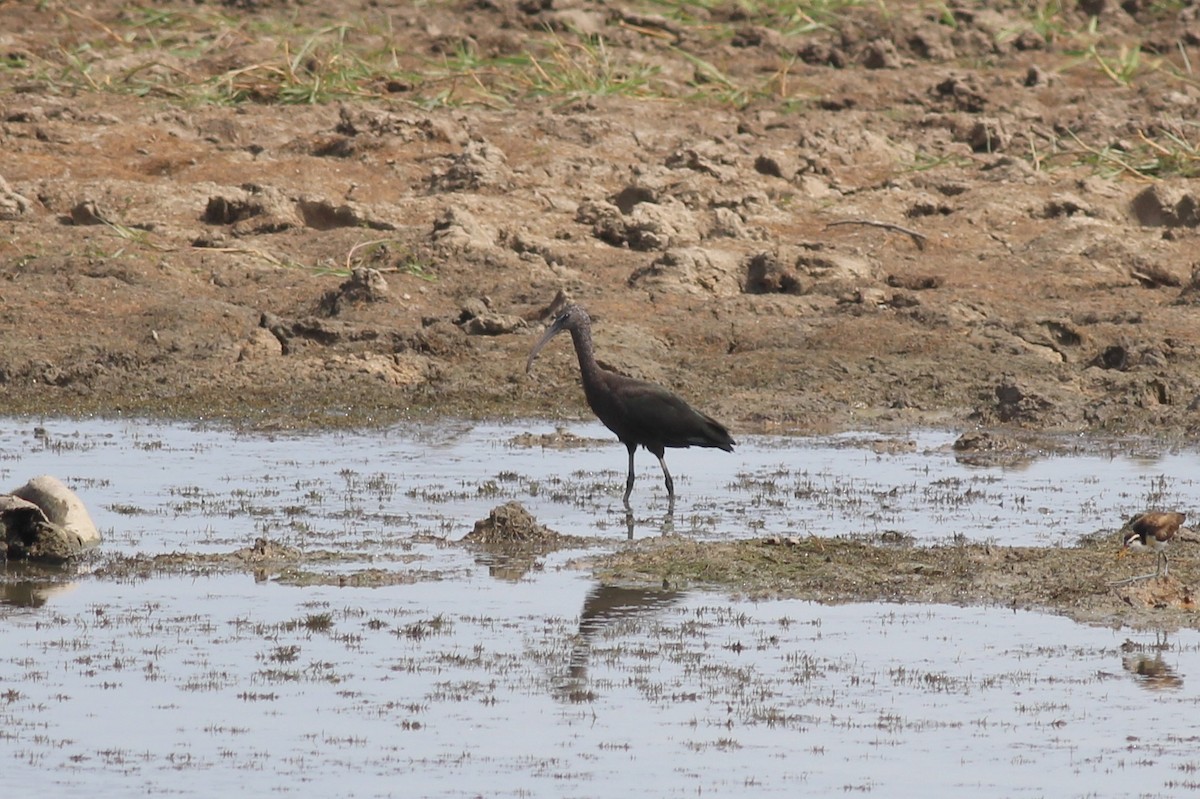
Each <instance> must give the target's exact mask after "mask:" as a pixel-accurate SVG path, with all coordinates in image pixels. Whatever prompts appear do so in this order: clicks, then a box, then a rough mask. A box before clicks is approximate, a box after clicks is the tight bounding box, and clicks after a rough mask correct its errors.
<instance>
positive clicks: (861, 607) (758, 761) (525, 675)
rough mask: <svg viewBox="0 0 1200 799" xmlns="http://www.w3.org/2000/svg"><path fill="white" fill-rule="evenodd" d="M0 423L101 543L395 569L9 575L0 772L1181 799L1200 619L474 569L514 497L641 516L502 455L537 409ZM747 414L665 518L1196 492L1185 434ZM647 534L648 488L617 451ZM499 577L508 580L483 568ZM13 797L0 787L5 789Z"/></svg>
mask: <svg viewBox="0 0 1200 799" xmlns="http://www.w3.org/2000/svg"><path fill="white" fill-rule="evenodd" d="M43 426H44V428H45V430H46V433H47V435H45V436H36V437H35V436H34V434H33V432H32V431H33V425H31V424H29V423H26V422H11V423H9V424H8V425H5V426H4V427H3V428H0V453H3V455H2V456H0V485H16V484H18V483H20V482H23V481H24V480H25V479H27V478H28V477H31V476H33V475H35V474H40V473H44V472H49V473H53V474H56V475H57V476H59V477H62V478H63V479H64V480H66V481H67V482H68V483H69V484H70V485H72V486H73V487H74V488H76V489H77V490H78V492H79V493H80V495H81V497H82V498H83V499H84V501H85V502H86V503H87V504H88V505H89V508H90V509H91V510H92V512H93V516H94V517H95V519H96V521H97V523H98V525H99V526H100V527H101V529H102V531H103V532H104V533H105V536H106V543H105V545H104V546H105V551H106V552H117V553H123V554H137V553H146V554H154V553H161V552H171V551H177V550H178V551H209V552H225V551H229V550H231V549H233V548H237V547H241V546H245V545H247V544H249V543H251V542H252V541H253V540H254V538H255V537H257V536H260V535H268V536H270V537H272V538H275V539H278V540H281V541H284V542H286V543H290V544H292V545H295V546H301V547H306V548H311V549H317V548H320V549H329V550H334V551H338V552H350V553H354V556H353V558H352V559H351V560H350V561H349V565H347V564H346V563H341V564H338V565H336V566H330V567H329V568H331V569H335V568H336V569H347V568H362V567H365V566H371V567H376V568H386V569H392V570H397V571H411V572H413V574H414V575H415V578H414V581H413V582H412V583H411V584H401V585H391V586H387V587H381V588H336V587H329V586H313V587H305V588H296V587H291V586H286V585H282V584H280V583H278V582H274V581H270V580H264V581H261V582H256V581H255V579H254V577H253V576H252V575H250V574H244V575H243V574H236V575H218V576H199V577H197V576H190V575H189V576H157V577H153V578H150V579H130V580H120V581H114V580H106V579H99V578H96V577H89V576H87V575H82V576H80V577H78V578H77V579H76V580H74V581H73V582H63V581H55V580H51V581H48V582H44V583H43V582H39V581H36V580H22V579H21V578H20V577H19V574H18V573H17V572H16V571H10V573H9V574H8V575H7V579H8V582H7V584H6V585H5V589H6V593H5V597H6V599H4V600H3V601H2V602H0V653H2V654H0V675H2V677H3V687H2V688H0V757H3V761H2V762H3V763H4V774H5V784H6V785H8V786H11V787H12V788H14V789H28V790H34V789H36V790H38V791H39V792H40V793H44V794H47V795H61V796H83V795H89V796H92V795H106V794H118V793H119V794H121V795H130V794H137V793H155V794H158V793H170V794H179V795H195V796H199V795H211V794H212V793H213V792H214V791H219V790H226V791H233V792H236V793H237V794H239V795H263V794H267V793H271V794H278V795H294V794H301V793H303V794H305V795H338V796H364V797H365V796H372V797H373V796H405V797H407V796H430V797H460V796H461V797H467V796H477V795H483V796H555V797H557V796H573V797H588V796H607V795H612V794H615V793H618V792H620V793H621V794H624V795H630V796H646V797H662V796H695V795H718V796H727V795H746V794H754V795H759V794H763V795H795V794H797V793H800V794H802V795H829V794H831V793H835V792H836V793H851V794H859V793H861V794H874V795H878V796H889V797H890V796H909V795H917V794H918V793H921V794H922V795H926V794H929V793H930V792H931V791H932V793H933V795H950V794H951V792H954V794H966V795H970V796H996V797H1000V796H1049V795H1053V796H1089V795H1103V796H1117V795H1150V796H1184V795H1193V794H1194V790H1195V788H1196V787H1197V785H1200V778H1197V777H1195V776H1194V775H1195V774H1196V769H1197V768H1198V766H1197V762H1198V760H1197V757H1196V755H1195V750H1196V741H1197V733H1196V732H1195V730H1194V725H1193V724H1192V722H1191V719H1192V718H1193V717H1194V714H1195V712H1196V705H1197V701H1198V698H1200V690H1198V685H1197V683H1196V679H1195V675H1197V674H1198V673H1200V635H1197V634H1196V633H1195V632H1191V631H1184V632H1179V633H1172V634H1171V635H1170V637H1169V638H1167V637H1165V636H1164V635H1163V634H1157V635H1156V634H1155V633H1153V632H1151V633H1133V632H1129V631H1114V630H1108V629H1101V628H1094V627H1085V626H1080V625H1077V624H1075V623H1073V622H1070V621H1068V620H1065V619H1062V618H1057V617H1052V616H1046V615H1041V614H1033V613H1013V612H1012V611H1008V610H1001V609H994V608H956V607H945V606H896V605H876V604H858V605H846V606H835V607H830V606H821V605H815V604H812V603H806V602H800V601H772V602H764V603H751V602H747V601H738V600H730V599H728V598H726V597H725V596H722V595H716V594H706V593H699V592H695V593H685V592H678V591H654V590H646V589H631V588H620V587H602V586H598V585H596V584H594V582H593V581H591V580H590V579H588V577H587V575H586V574H585V573H581V572H579V571H576V570H575V569H573V568H571V566H570V560H571V558H572V556H573V555H574V554H577V553H571V552H563V553H556V554H554V555H551V556H548V557H545V558H543V559H542V561H541V568H539V569H534V570H531V571H528V572H526V573H524V574H523V575H517V574H514V573H508V572H505V573H504V574H505V577H504V578H503V579H498V578H497V577H493V576H492V574H493V571H492V570H491V569H489V565H488V564H487V563H486V562H479V561H477V559H476V557H475V556H473V555H472V554H471V553H470V552H468V551H466V550H463V549H461V548H459V547H455V546H446V545H442V544H439V543H438V541H437V540H436V539H438V538H449V539H457V538H460V537H461V536H462V535H463V534H465V533H466V532H468V531H469V530H470V529H471V526H472V525H473V523H474V521H475V520H476V519H479V518H482V517H484V516H486V515H487V512H488V510H489V509H491V508H492V507H494V506H496V505H498V504H500V503H501V502H503V501H506V500H508V499H517V500H520V501H521V502H522V503H523V504H524V505H525V506H526V507H527V508H528V509H529V510H530V511H531V512H532V513H533V514H534V515H535V516H536V517H537V518H538V520H539V521H541V522H543V523H545V524H548V525H549V526H551V527H553V528H554V529H556V530H559V531H560V532H564V533H572V534H579V535H589V536H599V537H603V538H605V539H611V541H612V545H613V546H618V545H620V541H621V540H622V539H624V538H625V537H626V535H627V530H626V527H625V522H624V514H623V512H622V511H621V508H620V494H621V491H622V490H623V477H624V475H623V470H624V466H625V453H624V450H623V448H622V447H620V446H619V445H617V444H615V443H613V442H611V441H609V440H607V438H608V437H607V435H606V434H605V433H604V431H603V430H602V429H600V428H599V427H597V426H591V425H580V426H573V427H572V428H571V429H572V430H573V431H574V432H577V433H580V434H583V435H591V436H595V437H596V438H597V439H600V441H598V442H597V443H596V444H594V445H589V446H585V447H579V448H572V449H565V450H559V449H542V448H540V447H534V448H530V447H523V446H516V445H514V444H513V443H512V442H513V439H514V437H515V436H516V435H517V434H519V433H522V432H525V431H533V432H535V433H538V432H550V431H552V430H553V426H552V425H547V424H541V423H529V424H524V425H516V426H498V425H489V426H467V425H462V426H447V427H444V428H440V429H437V430H433V431H419V430H418V429H417V428H398V429H395V430H391V431H388V432H386V433H380V432H373V433H362V434H357V433H354V434H351V433H338V434H321V435H302V436H300V435H297V436H293V435H270V436H265V435H256V434H246V433H233V432H230V431H227V430H223V429H218V428H195V429H193V428H187V427H182V426H172V425H151V424H142V423H133V422H84V423H80V422H65V421H52V422H48V423H45V424H44V425H43ZM876 440H877V438H876V437H870V436H867V437H863V436H845V437H834V438H828V439H815V440H814V439H777V438H768V437H762V438H755V437H749V438H747V440H746V441H744V442H743V446H741V447H739V448H738V451H737V452H736V453H735V454H733V455H726V454H725V453H720V452H713V451H697V450H693V451H684V452H670V453H669V454H668V462H669V464H670V465H671V467H672V470H673V472H674V473H675V475H676V478H677V491H678V492H679V502H678V504H677V507H676V516H675V519H674V523H675V529H676V531H677V532H684V533H688V534H693V535H697V536H701V537H706V538H725V537H744V536H746V535H757V534H765V533H773V532H780V533H787V532H803V533H809V532H811V533H815V534H830V535H835V534H847V533H855V532H874V531H879V530H897V531H900V532H903V533H907V534H911V535H913V536H915V537H917V538H918V539H921V540H926V541H930V540H941V539H944V538H946V537H949V536H951V535H955V534H961V535H965V536H967V537H968V538H971V539H982V538H989V539H993V540H996V541H998V542H1001V543H1018V542H1020V543H1031V542H1032V543H1040V544H1045V545H1056V544H1059V543H1063V542H1069V541H1071V540H1073V538H1074V537H1075V536H1076V535H1078V534H1081V533H1088V532H1093V531H1094V530H1096V529H1099V528H1109V529H1111V528H1115V527H1116V526H1118V525H1119V524H1120V521H1121V520H1122V519H1123V518H1124V517H1125V516H1127V515H1128V513H1129V511H1130V510H1131V509H1137V508H1140V507H1142V506H1144V505H1146V504H1151V503H1153V504H1163V505H1181V506H1184V507H1186V506H1187V504H1188V502H1187V500H1188V498H1189V497H1190V496H1192V495H1194V487H1193V485H1192V483H1191V480H1190V478H1186V477H1181V475H1189V474H1196V468H1195V467H1196V465H1197V457H1196V454H1195V453H1190V452H1174V453H1172V452H1166V453H1162V454H1160V455H1154V456H1140V457H1138V458H1129V457H1124V456H1112V457H1099V456H1087V457H1077V456H1058V457H1051V458H1045V459H1039V460H1037V461H1034V462H1032V463H1029V464H1027V465H1026V466H1024V467H1023V468H1020V469H996V468H988V469H982V468H978V467H969V466H964V465H962V464H959V463H958V462H957V461H955V459H954V456H953V453H951V452H949V451H948V449H947V448H946V445H947V444H948V443H949V442H950V441H951V440H952V436H951V435H949V434H944V433H938V432H928V433H921V434H919V435H917V436H915V437H914V440H915V441H916V447H915V448H913V450H912V451H904V452H900V453H899V454H895V455H888V454H883V455H878V454H876V453H875V452H874V450H873V449H872V447H871V443H872V442H874V441H876ZM639 466H640V467H641V468H640V469H639V476H638V477H639V479H638V484H637V486H636V488H635V493H634V498H633V499H634V504H635V508H636V511H637V521H636V526H635V530H634V534H635V535H636V536H637V537H644V536H649V535H657V534H658V532H659V530H660V528H661V526H662V515H663V512H664V511H665V496H664V494H663V489H662V486H661V482H660V476H659V474H658V470H657V464H655V463H654V461H653V458H652V457H649V456H646V455H645V454H641V455H640V456H639ZM497 573H498V572H497ZM14 792H15V791H14Z"/></svg>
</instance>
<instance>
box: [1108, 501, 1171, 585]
mask: <svg viewBox="0 0 1200 799" xmlns="http://www.w3.org/2000/svg"><path fill="white" fill-rule="evenodd" d="M1186 518H1187V517H1186V516H1185V515H1184V514H1182V513H1166V512H1161V511H1150V512H1148V513H1139V514H1137V515H1135V516H1133V517H1132V518H1131V519H1130V520H1129V521H1127V522H1125V526H1124V527H1122V528H1121V551H1120V552H1118V553H1117V557H1123V556H1124V555H1125V554H1126V553H1128V552H1129V550H1131V549H1150V550H1153V551H1154V552H1155V554H1156V555H1157V556H1158V557H1157V566H1158V568H1157V569H1156V570H1155V572H1154V574H1141V575H1138V576H1137V577H1130V578H1128V579H1126V580H1122V581H1121V582H1122V583H1130V582H1133V581H1134V580H1145V579H1148V578H1150V577H1158V576H1160V575H1162V576H1165V575H1166V574H1167V573H1168V572H1167V544H1169V543H1170V542H1171V539H1172V538H1174V537H1175V534H1176V533H1177V532H1179V527H1180V525H1182V524H1183V520H1184V519H1186Z"/></svg>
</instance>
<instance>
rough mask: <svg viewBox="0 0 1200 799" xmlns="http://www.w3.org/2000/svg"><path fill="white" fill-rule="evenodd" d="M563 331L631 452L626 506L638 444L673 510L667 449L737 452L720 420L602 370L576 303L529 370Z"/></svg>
mask: <svg viewBox="0 0 1200 799" xmlns="http://www.w3.org/2000/svg"><path fill="white" fill-rule="evenodd" d="M564 330H570V331H571V340H572V341H573V342H574V343H575V354H576V355H577V356H579V371H580V374H581V375H582V377H583V393H584V395H585V396H586V397H587V401H588V405H589V406H591V408H592V411H593V412H594V413H595V414H596V416H598V417H599V418H600V421H601V422H603V423H604V426H605V427H607V428H608V429H609V430H611V431H613V432H614V433H616V434H617V438H619V439H620V440H621V443H622V444H624V445H625V447H626V448H627V449H628V450H629V476H628V477H627V478H626V479H625V506H626V507H629V494H630V492H632V491H633V454H634V452H636V451H637V448H638V446H639V445H640V446H643V447H645V448H646V449H648V450H650V452H652V453H653V454H654V456H655V457H656V458H658V465H659V466H661V467H662V472H663V478H664V480H665V481H666V484H667V497H668V504H669V506H670V507H672V508H673V507H674V505H675V483H674V481H673V480H672V479H671V472H670V471H668V470H667V462H666V461H665V460H664V459H663V455H664V453H665V450H666V448H667V447H716V448H717V449H723V450H725V451H726V452H733V446H734V444H736V443H737V442H736V441H734V440H733V438H732V437H731V436H730V435H729V431H728V430H726V429H725V427H724V425H722V424H721V423H720V422H718V421H716V420H715V419H713V418H712V417H711V416H707V415H705V414H703V413H700V412H699V411H697V410H695V409H693V408H692V407H691V406H690V405H688V404H687V403H686V402H684V401H683V400H682V399H681V398H680V397H679V396H678V395H676V394H674V393H672V392H670V391H668V390H667V389H665V388H663V387H662V386H657V385H655V384H654V383H647V382H646V381H645V380H635V379H634V378H632V377H626V376H625V375H619V374H617V373H616V372H610V371H608V370H607V369H603V368H601V367H600V365H599V364H598V363H596V355H595V353H594V352H593V351H592V319H591V317H590V316H588V313H587V311H585V310H584V309H583V308H581V307H580V306H578V305H574V304H572V305H568V306H566V307H565V308H564V309H563V310H562V311H561V312H560V313H559V314H558V316H556V317H555V318H554V322H553V323H551V325H550V327H549V328H547V329H546V333H545V334H544V335H543V336H542V338H541V340H540V341H538V343H537V344H536V345H535V346H534V348H533V351H532V352H530V353H529V360H528V361H527V362H526V363H525V371H527V372H528V371H530V370H531V369H532V368H533V361H534V359H535V358H537V355H538V353H539V352H541V350H542V347H544V346H546V343H547V342H548V341H550V339H552V338H554V336H555V335H557V334H558V333H561V332H562V331H564Z"/></svg>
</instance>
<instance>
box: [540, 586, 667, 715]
mask: <svg viewBox="0 0 1200 799" xmlns="http://www.w3.org/2000/svg"><path fill="white" fill-rule="evenodd" d="M684 595H685V592H683V591H675V590H672V589H670V588H631V587H626V586H618V585H604V584H599V585H596V586H595V587H593V588H592V590H590V591H588V595H587V597H586V598H585V599H584V600H583V610H581V611H580V613H579V632H578V634H577V635H576V636H575V642H574V644H573V645H572V647H571V656H570V660H569V662H568V669H567V677H566V679H564V680H563V681H562V682H561V683H560V684H559V685H558V688H557V690H556V694H558V696H559V698H561V699H567V700H569V701H575V702H578V701H590V700H591V699H593V698H595V693H594V692H593V691H592V690H591V688H590V686H589V684H588V666H589V664H590V662H591V658H592V648H593V645H594V643H595V641H596V640H597V638H598V636H599V635H600V634H601V633H602V632H603V630H604V628H606V627H608V626H609V625H612V624H615V623H617V622H619V621H622V620H624V619H630V618H633V617H637V616H642V615H650V614H652V613H654V612H656V611H658V610H660V609H662V608H664V607H666V606H668V605H671V604H673V603H675V602H678V601H679V600H680V599H682V598H683V597H684Z"/></svg>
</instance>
